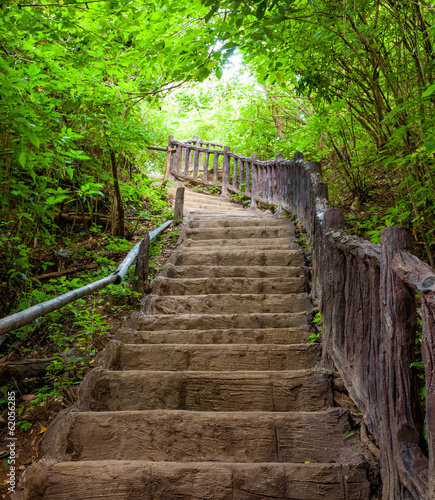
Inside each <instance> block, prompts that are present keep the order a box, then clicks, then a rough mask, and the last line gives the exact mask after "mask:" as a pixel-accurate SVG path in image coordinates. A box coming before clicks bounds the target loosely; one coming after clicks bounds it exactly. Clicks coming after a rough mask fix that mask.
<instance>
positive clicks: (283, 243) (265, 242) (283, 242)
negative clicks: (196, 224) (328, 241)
mask: <svg viewBox="0 0 435 500" xmlns="http://www.w3.org/2000/svg"><path fill="white" fill-rule="evenodd" d="M241 246H242V247H244V248H252V249H254V248H261V249H263V250H266V249H267V250H273V249H278V250H299V249H300V247H299V245H298V244H297V243H294V242H293V241H292V240H291V238H290V237H287V238H242V239H240V238H238V239H237V238H227V239H207V240H193V239H191V238H187V239H184V241H183V249H184V250H191V251H192V252H201V251H202V250H206V249H208V250H211V249H215V248H216V247H218V248H225V249H232V248H233V247H234V248H239V247H241Z"/></svg>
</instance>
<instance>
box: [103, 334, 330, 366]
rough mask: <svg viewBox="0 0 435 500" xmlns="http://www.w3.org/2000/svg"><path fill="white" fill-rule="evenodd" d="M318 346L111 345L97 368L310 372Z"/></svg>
mask: <svg viewBox="0 0 435 500" xmlns="http://www.w3.org/2000/svg"><path fill="white" fill-rule="evenodd" d="M320 354H321V349H320V344H307V343H305V344H293V345H276V344H262V345H258V344H257V345H250V344H217V345H213V344H211V345H210V344H208V345H207V344H154V345H151V344H148V345H147V344H144V345H138V344H126V345H121V344H120V343H119V342H117V341H112V342H110V343H109V345H108V346H107V347H106V349H105V350H104V352H103V354H102V355H103V358H102V360H101V361H100V362H99V363H98V366H100V367H102V368H105V369H108V370H154V371H157V370H163V371H267V370H274V371H278V370H294V369H297V370H300V369H305V368H312V367H313V366H315V365H316V364H317V363H318V362H319V361H320Z"/></svg>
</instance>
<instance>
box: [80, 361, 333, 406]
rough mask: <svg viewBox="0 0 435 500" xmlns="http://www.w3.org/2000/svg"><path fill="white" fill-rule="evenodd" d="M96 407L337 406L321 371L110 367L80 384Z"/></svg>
mask: <svg viewBox="0 0 435 500" xmlns="http://www.w3.org/2000/svg"><path fill="white" fill-rule="evenodd" d="M79 400H80V405H81V407H83V408H86V409H89V410H92V411H126V410H159V409H164V410H189V411H218V412H221V411H246V412H252V411H285V412H293V411H321V410H326V409H327V408H328V407H330V406H332V393H331V384H330V380H329V375H328V374H327V373H326V372H325V371H320V370H291V371H276V372H274V371H268V372H261V371H256V372H254V371H247V372H222V371H220V372H211V371H207V372H199V371H197V372H194V371H190V372H160V371H143V370H140V371H136V370H131V371H118V372H116V371H111V370H104V369H101V368H96V369H94V370H92V371H91V372H89V373H88V375H87V376H86V377H85V379H84V380H83V382H82V384H81V385H80V389H79Z"/></svg>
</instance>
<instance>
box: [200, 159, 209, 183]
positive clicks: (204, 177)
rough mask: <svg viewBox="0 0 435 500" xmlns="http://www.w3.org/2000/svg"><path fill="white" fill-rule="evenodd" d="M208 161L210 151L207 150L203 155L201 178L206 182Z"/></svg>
mask: <svg viewBox="0 0 435 500" xmlns="http://www.w3.org/2000/svg"><path fill="white" fill-rule="evenodd" d="M209 163H210V153H209V152H207V153H205V155H204V170H203V172H202V180H203V181H204V182H208V164H209Z"/></svg>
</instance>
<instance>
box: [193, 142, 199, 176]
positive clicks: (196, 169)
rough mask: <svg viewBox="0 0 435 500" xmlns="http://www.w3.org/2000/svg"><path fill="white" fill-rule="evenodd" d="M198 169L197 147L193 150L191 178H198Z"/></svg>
mask: <svg viewBox="0 0 435 500" xmlns="http://www.w3.org/2000/svg"><path fill="white" fill-rule="evenodd" d="M198 170H199V151H198V150H197V149H195V150H194V152H193V178H194V179H197V178H198Z"/></svg>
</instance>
